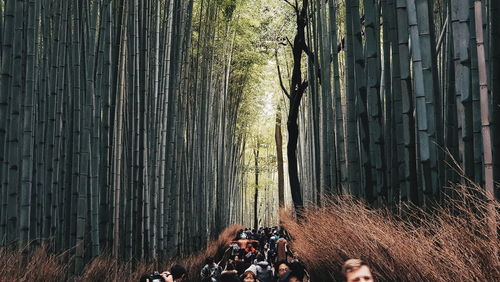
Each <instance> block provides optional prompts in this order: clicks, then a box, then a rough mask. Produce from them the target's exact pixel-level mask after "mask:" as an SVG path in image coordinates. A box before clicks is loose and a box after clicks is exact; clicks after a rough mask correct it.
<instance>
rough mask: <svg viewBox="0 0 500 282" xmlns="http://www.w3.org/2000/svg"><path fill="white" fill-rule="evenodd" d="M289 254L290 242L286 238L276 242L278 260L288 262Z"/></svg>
mask: <svg viewBox="0 0 500 282" xmlns="http://www.w3.org/2000/svg"><path fill="white" fill-rule="evenodd" d="M287 253H288V241H287V240H286V239H285V238H280V239H279V240H278V241H277V242H276V260H277V261H286V260H287Z"/></svg>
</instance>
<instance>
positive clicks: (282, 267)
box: [278, 261, 290, 277]
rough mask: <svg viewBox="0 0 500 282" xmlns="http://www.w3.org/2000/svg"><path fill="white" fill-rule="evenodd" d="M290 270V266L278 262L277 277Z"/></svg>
mask: <svg viewBox="0 0 500 282" xmlns="http://www.w3.org/2000/svg"><path fill="white" fill-rule="evenodd" d="M289 270H290V266H289V265H288V263H286V262H284V261H283V262H279V263H278V277H281V276H283V275H285V274H286V273H287V272H288V271H289Z"/></svg>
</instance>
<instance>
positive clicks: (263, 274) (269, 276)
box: [246, 254, 273, 282]
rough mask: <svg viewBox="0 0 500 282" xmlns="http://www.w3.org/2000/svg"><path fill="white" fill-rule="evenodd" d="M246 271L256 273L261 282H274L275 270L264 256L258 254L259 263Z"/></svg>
mask: <svg viewBox="0 0 500 282" xmlns="http://www.w3.org/2000/svg"><path fill="white" fill-rule="evenodd" d="M246 271H252V272H254V273H255V274H256V275H257V280H259V281H260V282H272V280H273V269H272V267H271V265H269V263H268V262H267V261H266V257H265V256H264V255H263V254H258V255H257V262H256V263H255V264H252V265H251V266H250V267H249V268H248V269H247V270H246Z"/></svg>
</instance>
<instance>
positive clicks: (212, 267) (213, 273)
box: [200, 257, 222, 282]
mask: <svg viewBox="0 0 500 282" xmlns="http://www.w3.org/2000/svg"><path fill="white" fill-rule="evenodd" d="M221 272H222V268H221V267H220V266H219V265H217V264H216V263H215V261H214V258H212V257H208V258H206V259H205V266H204V267H203V269H202V270H201V273H200V276H201V278H202V279H210V280H208V281H212V282H218V281H220V275H221Z"/></svg>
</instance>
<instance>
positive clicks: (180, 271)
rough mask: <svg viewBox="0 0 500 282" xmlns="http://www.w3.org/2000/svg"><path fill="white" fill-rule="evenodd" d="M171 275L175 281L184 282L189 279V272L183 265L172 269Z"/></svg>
mask: <svg viewBox="0 0 500 282" xmlns="http://www.w3.org/2000/svg"><path fill="white" fill-rule="evenodd" d="M170 273H171V274H172V278H173V279H174V281H182V280H184V279H185V278H186V277H187V270H186V269H185V268H184V267H183V266H181V265H178V264H176V265H174V266H172V268H170Z"/></svg>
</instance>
